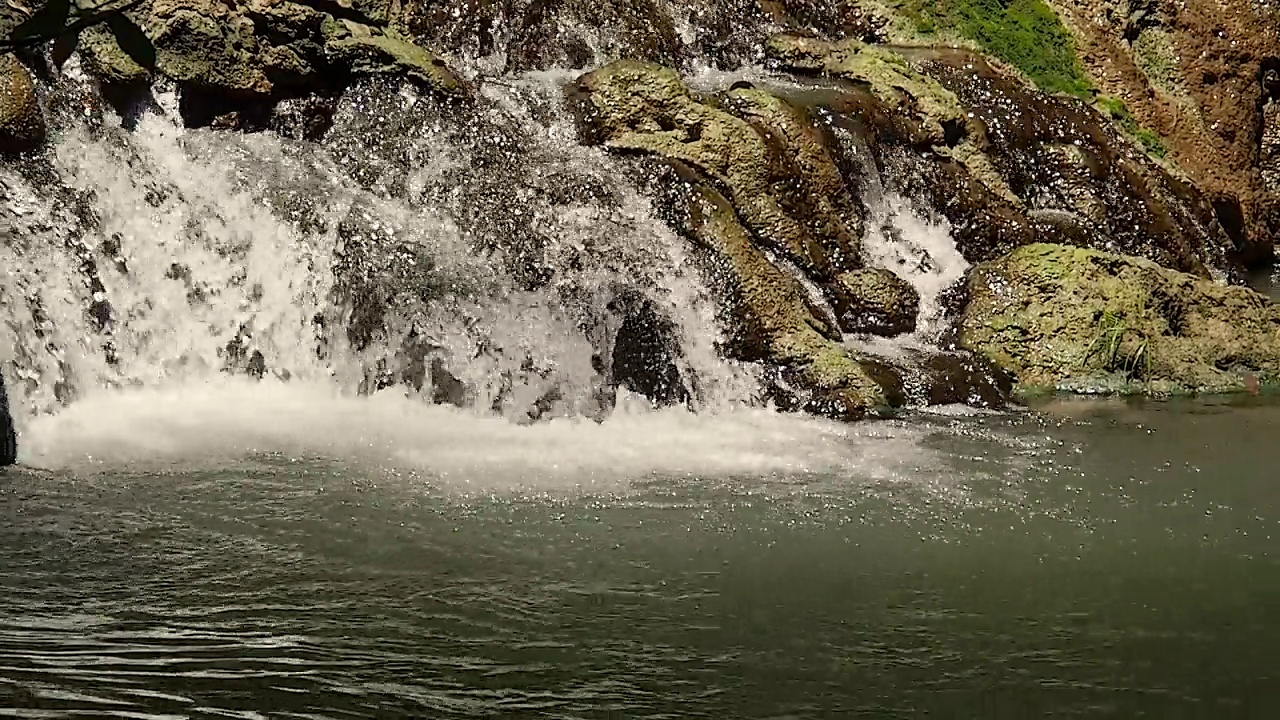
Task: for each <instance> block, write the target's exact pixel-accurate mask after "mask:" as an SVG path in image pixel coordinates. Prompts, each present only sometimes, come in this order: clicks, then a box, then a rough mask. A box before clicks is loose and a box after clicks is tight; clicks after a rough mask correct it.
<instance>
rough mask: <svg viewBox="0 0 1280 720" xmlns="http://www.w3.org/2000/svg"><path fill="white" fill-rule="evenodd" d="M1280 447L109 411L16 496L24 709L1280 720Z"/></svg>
mask: <svg viewBox="0 0 1280 720" xmlns="http://www.w3.org/2000/svg"><path fill="white" fill-rule="evenodd" d="M295 385H296V384H295ZM218 408H222V410H221V412H219V411H218V410H217V409H218ZM193 418H194V419H193ZM1277 434H1280V406H1277V405H1276V404H1274V403H1268V402H1264V401H1261V400H1257V399H1252V400H1247V401H1246V400H1240V401H1233V402H1226V401H1198V402H1194V403H1191V402H1187V403H1180V404H1179V403H1169V404H1146V405H1142V404H1131V403H1124V402H1108V401H1062V400H1060V401H1055V402H1053V403H1051V404H1048V405H1044V406H1041V407H1039V408H1037V409H1036V410H1035V411H1034V412H1025V411H1024V412H1012V413H1003V414H972V413H966V412H961V411H955V412H938V413H933V414H927V415H920V416H916V417H909V418H903V419H901V420H895V421H885V422H877V423H864V424H858V425H852V426H841V425H836V424H831V423H826V422H823V421H819V420H812V419H800V418H795V417H785V416H781V415H776V414H772V413H769V412H767V411H763V410H752V411H746V410H743V411H731V412H725V413H719V414H701V415H690V414H686V413H684V412H683V411H678V410H669V411H662V412H655V411H648V410H634V409H628V406H627V405H626V404H625V403H624V404H623V406H622V407H621V408H620V410H619V411H618V412H616V413H615V415H614V416H613V417H612V418H611V419H609V420H607V421H605V422H604V423H603V424H596V423H592V422H590V421H581V422H579V421H574V420H556V421H553V422H551V423H546V424H540V425H535V426H531V427H515V426H512V425H510V424H509V423H506V422H505V421H502V420H493V421H490V420H485V419H479V418H477V417H475V416H473V415H467V414H465V413H462V412H455V411H445V410H442V409H440V408H432V407H425V406H423V405H422V404H421V403H417V402H405V401H403V400H401V399H398V398H394V397H380V396H376V395H375V396H374V397H373V398H368V399H364V400H354V399H343V398H340V397H337V396H331V395H327V394H326V393H325V392H324V391H322V390H318V389H316V388H309V387H306V386H296V387H291V386H287V385H279V386H276V385H273V384H271V383H270V382H268V383H264V384H263V385H262V386H252V385H250V384H248V383H245V384H238V383H235V382H231V381H227V382H226V383H224V384H222V385H219V386H216V387H214V386H210V387H205V386H188V387H186V388H182V389H178V390H168V391H161V390H151V391H147V392H146V393H138V394H136V395H125V394H117V395H111V396H104V397H102V398H100V399H99V400H97V401H87V402H85V403H83V404H81V405H79V406H73V407H72V408H70V409H68V411H66V412H64V413H62V414H60V415H58V416H52V417H46V418H43V419H41V420H38V421H35V422H33V424H32V425H31V426H29V427H28V428H27V430H26V433H25V442H26V444H25V445H24V448H25V450H24V463H25V466H24V467H23V468H11V469H8V470H4V471H2V472H0V514H2V515H3V523H0V592H2V593H3V597H4V598H5V602H4V603H3V604H0V708H3V710H2V712H3V714H5V715H7V716H15V717H72V716H75V717H131V718H161V717H164V718H177V717H236V718H258V717H307V718H322V717H324V718H330V717H332V718H350V717H369V718H373V717H424V718H426V717H430V718H477V717H548V718H659V717H665V718H695V717H705V718H732V717H742V718H820V717H864V716H865V717H920V716H926V715H927V716H934V715H937V716H944V717H1158V718H1189V717H1205V718H1263V717H1274V713H1275V711H1276V709H1277V708H1278V707H1280V650H1278V649H1277V648H1280V624H1277V623H1276V621H1275V609H1276V608H1277V607H1280V562H1278V556H1280V555H1278V551H1280V540H1278V538H1280V492H1278V490H1280V487H1278V486H1277V473H1276V470H1275V465H1276V462H1275V461H1276V457H1277V456H1276V451H1275V449H1274V448H1275V445H1274V441H1275V438H1276V437H1277Z"/></svg>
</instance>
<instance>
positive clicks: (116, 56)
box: [76, 25, 151, 86]
mask: <svg viewBox="0 0 1280 720" xmlns="http://www.w3.org/2000/svg"><path fill="white" fill-rule="evenodd" d="M76 47H77V50H78V51H79V52H80V57H81V59H82V60H83V61H84V67H85V70H87V71H88V72H89V73H90V74H92V75H94V76H95V77H97V78H98V79H100V80H101V81H102V82H104V83H106V84H107V85H111V86H136V85H143V84H146V83H149V82H151V70H150V69H148V68H144V67H142V66H141V65H139V64H138V63H137V62H136V61H135V60H134V59H133V58H131V57H129V54H128V53H126V52H125V51H124V50H123V49H122V48H121V47H120V43H119V42H117V41H116V38H115V36H114V35H112V34H111V31H110V30H108V29H107V28H106V26H104V25H94V26H93V27H90V28H87V29H85V30H84V31H83V32H82V33H80V44H79V45H77V46H76Z"/></svg>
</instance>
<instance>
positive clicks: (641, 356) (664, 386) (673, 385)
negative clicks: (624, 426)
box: [608, 289, 689, 406]
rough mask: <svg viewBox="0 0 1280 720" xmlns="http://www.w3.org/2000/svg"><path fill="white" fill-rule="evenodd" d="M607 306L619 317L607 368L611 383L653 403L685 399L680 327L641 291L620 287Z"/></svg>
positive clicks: (686, 399) (687, 394)
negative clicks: (619, 290) (680, 366)
mask: <svg viewBox="0 0 1280 720" xmlns="http://www.w3.org/2000/svg"><path fill="white" fill-rule="evenodd" d="M608 309H609V311H610V312H611V313H613V314H614V315H615V316H616V317H617V318H619V319H620V321H621V322H620V325H619V327H618V331H617V333H616V335H615V336H614V339H613V352H612V353H611V362H610V364H609V372H610V374H611V380H612V383H613V384H616V385H620V386H622V387H625V388H627V389H628V390H630V391H632V392H635V393H639V394H641V395H644V396H645V397H647V398H649V399H650V400H651V401H652V402H653V403H654V404H655V405H659V406H668V405H678V404H683V403H686V402H688V400H689V392H688V390H687V389H686V388H685V385H684V381H683V379H682V378H681V376H680V369H679V367H678V365H677V360H678V359H679V358H680V339H679V328H678V326H677V325H676V324H675V322H673V321H672V320H671V319H670V318H669V317H667V316H666V315H665V314H663V312H662V311H661V310H660V309H659V308H658V306H657V304H656V303H654V302H653V301H652V300H650V299H649V298H647V297H645V296H644V295H643V294H642V293H640V292H637V291H630V290H625V289H624V290H623V291H622V292H619V293H618V294H617V296H616V297H615V298H614V299H613V300H611V301H610V302H609V304H608Z"/></svg>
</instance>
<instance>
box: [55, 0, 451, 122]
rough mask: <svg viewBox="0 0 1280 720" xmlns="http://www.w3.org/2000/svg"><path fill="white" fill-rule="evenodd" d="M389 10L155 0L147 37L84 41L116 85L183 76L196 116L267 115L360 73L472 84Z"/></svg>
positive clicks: (142, 19) (282, 1)
mask: <svg viewBox="0 0 1280 720" xmlns="http://www.w3.org/2000/svg"><path fill="white" fill-rule="evenodd" d="M389 12H390V10H389V6H388V5H386V4H385V3H383V4H379V3H376V2H365V3H356V4H355V5H354V6H352V5H350V4H342V3H333V4H332V5H328V4H323V3H321V4H305V3H296V2H289V1H288V0H153V1H152V2H150V3H148V4H144V5H143V6H142V7H141V8H139V9H138V10H135V11H131V12H130V14H129V17H130V21H131V22H132V23H133V24H134V27H137V28H140V30H139V33H141V34H144V35H145V37H138V35H137V34H132V35H130V34H121V32H119V30H118V28H117V27H116V26H114V25H110V26H109V25H98V26H95V27H93V28H90V29H89V30H87V31H86V32H84V33H83V36H82V38H81V41H80V45H79V48H80V51H81V54H82V56H83V58H84V60H85V63H86V67H87V68H88V70H89V71H90V72H91V73H92V74H93V75H95V76H97V77H98V78H99V79H101V80H102V81H103V82H104V83H105V84H107V85H109V86H113V87H119V86H126V87H127V86H137V85H145V84H146V83H148V82H150V81H151V80H152V79H153V77H154V76H156V75H159V76H164V77H167V78H171V79H172V80H175V81H177V82H178V83H179V85H180V86H181V87H182V88H183V91H184V101H185V102H186V104H187V106H188V107H189V108H190V111H189V112H186V113H184V114H185V115H186V117H187V120H188V123H189V124H197V125H199V124H209V123H218V124H224V125H233V126H252V125H254V124H260V123H261V122H262V118H265V117H266V115H267V114H268V113H269V111H270V109H271V108H272V107H274V105H275V104H276V103H277V102H278V101H279V100H281V99H284V98H297V97H306V96H308V95H313V94H321V95H326V94H327V95H332V94H334V93H337V92H338V91H340V90H341V89H342V88H343V87H345V86H346V85H348V84H349V83H350V82H351V81H352V80H353V79H355V78H359V77H368V76H381V75H390V76H396V77H404V78H407V79H408V80H410V81H411V82H413V83H414V84H416V85H417V86H418V87H420V88H421V89H423V90H425V91H428V92H431V93H436V94H439V95H443V96H463V95H466V94H468V89H467V87H466V85H465V84H464V83H463V81H462V80H461V79H460V78H459V77H458V76H457V75H456V74H454V73H453V71H451V70H450V69H449V68H448V67H447V66H446V64H445V62H444V61H443V60H442V59H441V58H440V57H439V56H437V55H435V54H434V53H432V52H430V51H428V50H426V49H425V48H423V47H421V46H419V45H417V44H415V43H414V42H412V41H411V40H410V39H409V38H408V37H406V36H405V35H403V34H401V33H400V32H398V31H396V30H395V29H393V28H392V27H390V26H389V23H388V20H387V18H388V13H389ZM254 116H257V118H256V120H255V118H254Z"/></svg>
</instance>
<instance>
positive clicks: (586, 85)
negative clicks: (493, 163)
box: [576, 60, 862, 281]
mask: <svg viewBox="0 0 1280 720" xmlns="http://www.w3.org/2000/svg"><path fill="white" fill-rule="evenodd" d="M576 94H577V109H578V111H579V118H580V120H581V123H582V126H583V129H584V135H585V137H586V139H587V140H588V141H589V142H603V143H604V144H605V145H606V146H607V147H609V148H611V149H613V150H616V151H626V152H639V153H645V154H652V155H656V156H659V157H662V158H665V159H667V160H671V161H675V162H680V163H683V164H684V165H686V166H688V167H691V168H693V169H695V170H696V171H697V172H698V173H700V174H701V175H702V176H703V177H704V178H706V180H707V181H708V182H709V183H711V184H713V185H714V186H715V187H716V188H717V189H718V190H721V191H723V193H724V194H725V196H726V197H727V198H729V200H731V201H732V203H733V207H734V209H735V210H736V211H737V213H738V215H739V216H740V217H741V219H742V222H743V224H744V225H745V226H746V227H747V229H748V230H749V231H750V232H751V234H752V235H753V236H754V237H755V238H757V239H758V240H759V241H760V242H761V243H763V244H765V245H766V246H767V247H769V248H770V249H771V250H774V251H776V252H779V253H781V254H782V255H783V256H784V257H786V258H787V259H788V260H790V261H792V262H794V263H796V264H797V265H798V266H800V268H801V269H802V270H804V271H805V272H806V273H808V274H810V275H811V276H812V277H815V278H817V279H819V280H821V281H827V280H830V279H832V278H834V277H835V276H836V275H837V274H838V273H839V272H841V271H843V270H850V269H854V268H856V267H858V265H859V262H858V247H859V239H860V237H861V235H862V216H861V212H862V210H861V206H859V205H857V204H856V203H855V202H854V201H853V200H852V198H850V197H849V196H848V194H847V190H846V189H845V187H844V185H843V182H842V180H841V176H840V173H839V171H838V169H836V167H835V165H834V163H833V160H832V158H831V157H830V155H829V154H828V153H827V151H826V150H825V148H824V147H823V146H822V144H821V142H820V141H819V139H818V138H817V136H816V129H815V128H814V126H813V123H812V122H811V121H810V120H809V118H808V116H807V115H806V114H805V112H804V111H803V110H801V109H799V108H796V107H794V106H791V105H789V104H788V103H786V102H785V101H783V100H782V99H780V98H777V97H775V96H773V95H771V94H769V93H767V92H764V91H762V90H757V89H754V88H748V87H740V88H735V89H732V90H730V91H729V92H728V93H727V94H726V95H725V96H723V97H720V98H715V99H713V98H703V97H699V96H696V95H695V94H694V93H693V92H692V91H691V90H690V89H689V88H688V87H687V86H686V85H685V84H684V82H683V81H682V80H681V78H680V75H679V74H678V73H677V72H675V71H674V70H670V69H668V68H665V67H662V66H660V65H655V64H652V63H645V62H638V61H629V60H628V61H618V62H613V63H610V64H608V65H605V66H604V67H602V68H600V69H598V70H595V71H593V72H590V73H587V74H585V75H583V76H582V77H580V78H579V79H578V83H577V91H576Z"/></svg>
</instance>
